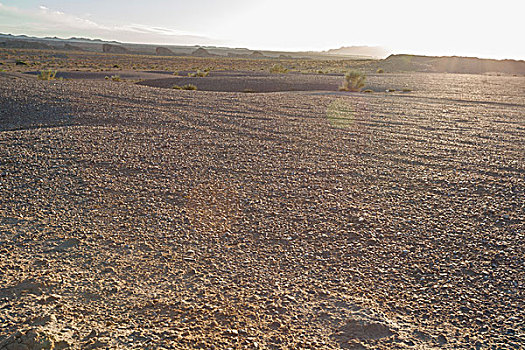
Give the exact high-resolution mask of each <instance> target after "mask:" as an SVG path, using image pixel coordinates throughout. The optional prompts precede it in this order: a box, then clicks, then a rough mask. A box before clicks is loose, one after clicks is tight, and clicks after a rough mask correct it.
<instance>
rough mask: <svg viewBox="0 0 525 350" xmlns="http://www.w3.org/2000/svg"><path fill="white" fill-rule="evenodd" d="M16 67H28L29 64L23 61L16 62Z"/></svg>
mask: <svg viewBox="0 0 525 350" xmlns="http://www.w3.org/2000/svg"><path fill="white" fill-rule="evenodd" d="M15 65H17V66H27V63H26V62H25V61H22V60H16V61H15Z"/></svg>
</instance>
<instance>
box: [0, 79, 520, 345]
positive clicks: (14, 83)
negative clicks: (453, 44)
mask: <svg viewBox="0 0 525 350" xmlns="http://www.w3.org/2000/svg"><path fill="white" fill-rule="evenodd" d="M389 79H393V80H389ZM370 81H371V84H372V83H374V84H377V86H389V85H391V84H393V83H395V84H399V86H410V87H411V88H412V89H413V90H414V91H413V92H412V93H374V94H347V93H337V92H332V93H330V92H311V91H306V92H279V93H265V94H245V93H234V92H230V93H227V92H205V91H179V90H172V89H159V88H152V87H147V86H139V85H135V84H130V83H125V82H123V83H122V82H121V83H119V82H112V81H104V80H99V81H96V80H73V81H38V80H36V79H35V78H34V77H31V76H28V75H21V74H6V73H0V106H1V108H0V130H1V132H0V257H1V259H0V349H2V350H3V349H4V348H5V349H32V348H35V349H37V348H56V349H60V348H67V347H71V348H82V349H95V348H111V349H148V348H150V349H192V348H195V349H197V348H200V349H339V348H345V349H522V348H523V346H524V345H523V344H525V326H524V324H525V322H524V320H525V312H524V310H525V307H524V306H525V305H524V302H523V300H524V297H525V285H524V283H525V281H524V278H525V268H524V263H525V262H524V252H525V240H524V229H523V227H524V225H523V222H524V219H525V201H524V196H525V194H524V188H525V187H524V181H525V180H524V179H525V161H524V159H525V119H524V117H525V94H524V93H522V92H523V89H524V86H525V79H524V78H517V77H485V76H473V75H472V76H468V77H465V76H462V75H438V74H414V75H409V74H407V75H399V76H397V79H394V77H393V76H391V75H385V76H384V77H382V76H378V77H371V80H370ZM440 82H441V85H440ZM381 84H383V85H381Z"/></svg>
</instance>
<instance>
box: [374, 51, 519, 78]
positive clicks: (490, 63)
mask: <svg viewBox="0 0 525 350" xmlns="http://www.w3.org/2000/svg"><path fill="white" fill-rule="evenodd" d="M378 64H379V65H380V68H382V69H384V70H385V71H386V72H399V71H406V72H438V73H465V74H484V73H506V74H519V75H525V61H517V60H493V59H485V58H476V57H458V56H441V57H440V56H417V55H390V56H388V57H387V58H386V59H384V60H381V61H379V62H378Z"/></svg>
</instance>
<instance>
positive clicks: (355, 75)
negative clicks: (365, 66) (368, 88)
mask: <svg viewBox="0 0 525 350" xmlns="http://www.w3.org/2000/svg"><path fill="white" fill-rule="evenodd" d="M365 81H366V75H365V74H364V73H363V72H360V71H357V70H351V71H349V72H348V73H346V74H345V78H344V80H343V85H341V87H340V88H339V90H340V91H361V89H362V88H363V87H365Z"/></svg>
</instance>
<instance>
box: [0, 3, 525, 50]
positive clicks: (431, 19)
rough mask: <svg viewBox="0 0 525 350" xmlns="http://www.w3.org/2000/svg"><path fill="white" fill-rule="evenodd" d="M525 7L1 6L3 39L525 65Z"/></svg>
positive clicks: (350, 5) (338, 5)
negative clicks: (373, 50) (376, 50)
mask: <svg viewBox="0 0 525 350" xmlns="http://www.w3.org/2000/svg"><path fill="white" fill-rule="evenodd" d="M524 14H525V0H498V1H485V0H477V1H471V0H427V1H425V0H417V1H416V0H374V1H366V0H359V1H352V0H346V1H345V0H324V1H301V0H290V1H287V0H258V1H248V0H215V1H213V0H185V1H179V0H173V1H167V0H147V1H144V0H141V1H138V0H103V1H102V0H90V1H85V0H0V32H2V33H11V34H27V35H34V36H59V37H71V36H82V37H90V38H101V39H106V40H118V41H125V42H147V43H155V44H184V45H186V44H201V45H218V46H230V47H248V48H251V49H275V50H290V51H299V50H326V49H330V48H338V47H341V46H352V45H369V46H383V47H386V48H388V49H389V50H391V51H392V52H394V53H414V54H427V55H462V56H478V57H493V58H514V59H525V44H524V43H525V40H524V38H523V36H524V34H525V25H524V23H525V20H524V18H523V17H524Z"/></svg>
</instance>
